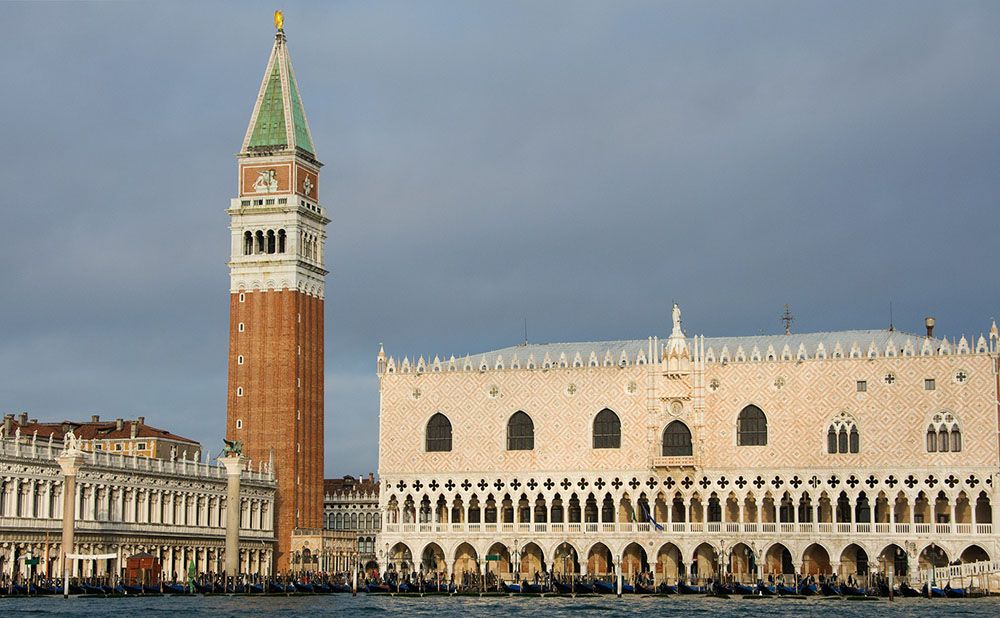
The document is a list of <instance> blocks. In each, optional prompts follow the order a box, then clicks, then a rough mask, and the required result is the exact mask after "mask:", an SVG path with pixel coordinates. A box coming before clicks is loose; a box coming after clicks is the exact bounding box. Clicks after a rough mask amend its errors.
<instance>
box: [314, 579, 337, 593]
mask: <svg viewBox="0 0 1000 618" xmlns="http://www.w3.org/2000/svg"><path fill="white" fill-rule="evenodd" d="M313 592H315V593H317V594H330V593H331V592H333V588H331V587H330V584H328V583H326V582H319V583H315V582H314V583H313Z"/></svg>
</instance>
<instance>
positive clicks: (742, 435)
mask: <svg viewBox="0 0 1000 618" xmlns="http://www.w3.org/2000/svg"><path fill="white" fill-rule="evenodd" d="M736 445H737V446H766V445H767V416H766V415H765V414H764V411H763V410H761V409H760V408H758V407H757V406H755V405H753V404H751V405H749V406H747V407H745V408H743V409H742V410H740V413H739V416H738V417H737V419H736Z"/></svg>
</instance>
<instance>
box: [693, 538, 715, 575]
mask: <svg viewBox="0 0 1000 618" xmlns="http://www.w3.org/2000/svg"><path fill="white" fill-rule="evenodd" d="M691 576H692V577H694V578H696V579H699V580H703V581H704V580H707V579H708V578H710V577H711V578H712V579H716V578H718V576H719V554H718V552H717V551H715V548H714V547H712V546H711V545H709V544H708V543H702V544H701V545H699V546H698V547H696V548H695V549H694V554H693V555H692V560H691Z"/></svg>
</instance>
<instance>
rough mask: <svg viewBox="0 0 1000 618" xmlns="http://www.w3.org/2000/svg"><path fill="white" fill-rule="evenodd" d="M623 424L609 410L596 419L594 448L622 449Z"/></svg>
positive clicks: (600, 413) (599, 414) (602, 411)
mask: <svg viewBox="0 0 1000 618" xmlns="http://www.w3.org/2000/svg"><path fill="white" fill-rule="evenodd" d="M621 446H622V422H621V419H620V418H618V415H617V414H615V413H614V411H612V410H611V409H609V408H604V409H603V410H601V411H600V412H598V413H597V416H595V417H594V448H621Z"/></svg>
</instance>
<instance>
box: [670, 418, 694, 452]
mask: <svg viewBox="0 0 1000 618" xmlns="http://www.w3.org/2000/svg"><path fill="white" fill-rule="evenodd" d="M693 453H694V451H693V447H692V444H691V430H690V429H688V426H687V425H685V424H684V423H682V422H681V421H673V422H671V423H670V424H668V425H667V427H666V428H665V429H664V430H663V451H662V454H663V456H664V457H690V456H691V455H692V454H693Z"/></svg>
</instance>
